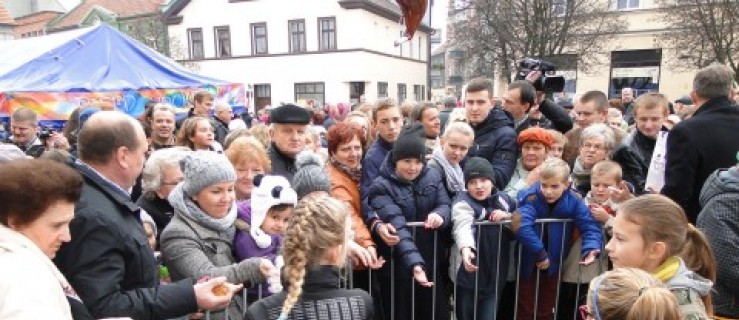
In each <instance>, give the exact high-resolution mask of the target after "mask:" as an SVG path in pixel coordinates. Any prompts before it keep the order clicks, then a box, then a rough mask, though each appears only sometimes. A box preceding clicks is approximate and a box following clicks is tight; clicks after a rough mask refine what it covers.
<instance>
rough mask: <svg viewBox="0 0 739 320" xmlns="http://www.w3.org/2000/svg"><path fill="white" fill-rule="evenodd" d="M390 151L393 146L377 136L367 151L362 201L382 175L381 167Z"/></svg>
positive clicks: (363, 162) (363, 166) (364, 162)
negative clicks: (376, 179) (373, 183)
mask: <svg viewBox="0 0 739 320" xmlns="http://www.w3.org/2000/svg"><path fill="white" fill-rule="evenodd" d="M390 150H393V144H392V143H390V142H387V141H385V139H383V138H382V137H380V136H377V140H375V142H374V143H373V144H372V146H370V148H369V150H367V154H366V155H365V156H364V160H362V181H361V185H360V188H359V193H360V194H361V195H362V199H366V198H367V192H368V191H369V188H370V186H371V185H372V182H374V181H375V178H377V176H379V175H380V167H382V163H383V162H385V157H387V154H388V153H390ZM365 214H366V213H365Z"/></svg>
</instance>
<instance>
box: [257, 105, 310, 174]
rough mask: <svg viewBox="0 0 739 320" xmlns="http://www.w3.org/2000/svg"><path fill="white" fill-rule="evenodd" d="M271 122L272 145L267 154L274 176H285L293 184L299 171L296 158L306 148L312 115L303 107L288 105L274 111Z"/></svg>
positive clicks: (270, 118) (270, 136)
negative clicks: (306, 137)
mask: <svg viewBox="0 0 739 320" xmlns="http://www.w3.org/2000/svg"><path fill="white" fill-rule="evenodd" d="M269 121H270V122H271V124H270V127H269V138H270V139H271V140H272V144H271V145H270V146H269V148H268V149H267V154H269V160H270V162H271V163H272V174H273V175H277V176H283V177H285V179H287V180H288V181H290V183H292V181H293V176H294V175H295V172H296V171H297V168H296V167H295V157H296V156H297V155H298V153H300V152H301V151H303V148H304V147H305V135H306V132H307V131H308V124H309V123H310V113H309V112H308V110H306V109H305V108H303V107H300V106H296V105H294V104H286V105H283V106H279V107H277V108H274V109H272V111H271V112H270V114H269Z"/></svg>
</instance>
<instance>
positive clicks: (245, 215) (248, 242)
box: [234, 200, 282, 262]
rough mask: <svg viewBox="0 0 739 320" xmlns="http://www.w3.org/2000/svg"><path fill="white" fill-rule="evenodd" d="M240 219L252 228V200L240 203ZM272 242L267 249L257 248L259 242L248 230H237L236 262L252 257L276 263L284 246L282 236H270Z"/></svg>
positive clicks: (235, 238)
mask: <svg viewBox="0 0 739 320" xmlns="http://www.w3.org/2000/svg"><path fill="white" fill-rule="evenodd" d="M238 219H239V220H241V221H243V222H244V223H245V224H246V226H248V228H251V227H252V226H251V200H244V201H239V202H238ZM270 238H272V242H271V244H270V245H269V246H267V247H266V248H260V247H259V246H257V242H256V241H254V238H253V237H252V236H251V234H250V233H249V231H247V230H237V231H236V236H234V255H235V257H236V261H243V260H246V259H249V258H252V257H262V258H266V259H269V260H270V261H272V262H274V261H275V258H276V257H277V255H278V254H279V252H280V247H281V246H282V236H279V235H270Z"/></svg>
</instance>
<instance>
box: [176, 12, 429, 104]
mask: <svg viewBox="0 0 739 320" xmlns="http://www.w3.org/2000/svg"><path fill="white" fill-rule="evenodd" d="M399 14H400V9H399V8H398V6H397V5H396V4H395V2H394V1H391V0H338V1H337V0H300V1H298V0H229V1H210V0H182V1H173V2H172V3H171V5H170V6H169V7H168V8H165V12H164V15H165V18H167V24H168V33H169V37H170V38H175V39H178V40H176V41H175V42H176V43H179V45H181V46H182V47H183V48H181V49H183V50H182V51H183V54H182V56H181V57H178V58H180V60H181V61H182V62H184V63H186V64H195V65H197V68H198V69H199V72H200V73H202V74H203V75H207V76H212V77H216V78H220V79H224V80H229V81H233V82H238V83H244V84H246V85H248V86H251V87H252V88H253V101H254V105H255V106H256V107H257V108H261V107H264V106H266V105H278V104H280V103H283V102H284V103H291V102H297V103H299V104H304V105H307V104H315V105H316V106H321V105H323V104H324V103H330V104H336V103H340V102H343V103H348V102H355V103H356V102H358V101H359V100H360V98H362V97H363V98H364V99H366V100H367V101H370V102H372V101H374V100H376V99H377V98H382V97H390V98H394V99H398V100H406V99H408V100H414V101H420V100H424V99H427V97H426V94H425V92H426V83H427V58H428V49H427V48H428V45H427V44H428V43H427V41H429V36H428V33H429V31H430V29H428V28H427V27H426V26H423V25H422V26H421V27H420V28H419V30H418V31H417V32H416V34H415V36H414V38H413V39H412V40H411V41H408V42H405V43H403V44H402V45H400V46H395V45H394V42H395V40H397V39H398V38H399V37H400V35H401V32H402V30H404V27H403V26H401V25H400V24H399V23H398V21H399V19H400V15H399ZM172 50H173V52H174V51H176V48H172Z"/></svg>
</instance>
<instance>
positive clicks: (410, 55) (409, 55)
mask: <svg viewBox="0 0 739 320" xmlns="http://www.w3.org/2000/svg"><path fill="white" fill-rule="evenodd" d="M408 58H413V39H411V40H410V41H408Z"/></svg>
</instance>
